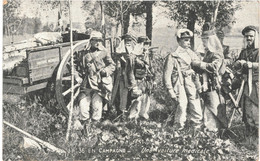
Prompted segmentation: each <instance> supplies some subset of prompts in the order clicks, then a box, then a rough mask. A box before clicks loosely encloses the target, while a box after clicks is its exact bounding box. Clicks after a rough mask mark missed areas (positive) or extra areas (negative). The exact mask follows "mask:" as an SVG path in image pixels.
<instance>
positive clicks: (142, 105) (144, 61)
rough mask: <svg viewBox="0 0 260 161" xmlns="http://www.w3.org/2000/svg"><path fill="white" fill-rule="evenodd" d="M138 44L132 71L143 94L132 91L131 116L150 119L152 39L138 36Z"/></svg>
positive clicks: (136, 84) (152, 76)
mask: <svg viewBox="0 0 260 161" xmlns="http://www.w3.org/2000/svg"><path fill="white" fill-rule="evenodd" d="M137 42H138V44H137V45H136V46H135V49H134V51H133V52H132V54H133V56H132V57H133V58H132V60H133V62H132V65H131V66H132V68H131V72H129V73H132V75H133V76H134V78H133V79H134V81H135V86H137V88H138V89H140V90H141V91H142V94H140V95H136V94H135V93H134V92H132V93H131V105H130V114H129V118H130V119H131V118H135V119H138V118H140V117H141V118H144V119H147V120H148V119H149V115H148V111H149V109H150V94H151V90H152V87H153V78H154V73H153V70H152V66H151V61H150V52H152V51H150V45H151V41H150V40H149V38H148V37H147V36H141V37H139V38H138V41H137Z"/></svg>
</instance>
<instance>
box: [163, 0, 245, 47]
mask: <svg viewBox="0 0 260 161" xmlns="http://www.w3.org/2000/svg"><path fill="white" fill-rule="evenodd" d="M218 4H219V6H218ZM162 5H163V6H165V7H167V8H168V9H169V12H168V15H169V17H170V18H171V19H173V20H175V21H177V22H178V23H179V25H178V26H179V27H186V28H188V29H190V30H191V31H193V32H195V31H196V32H198V31H200V29H197V30H196V29H195V24H198V25H200V26H201V25H202V24H203V23H204V22H211V23H213V24H215V27H216V28H217V29H219V30H222V29H223V28H224V27H226V26H229V25H232V24H233V23H234V22H235V21H234V18H233V16H234V13H235V12H236V11H237V10H239V9H241V6H240V4H239V3H236V2H235V1H220V2H219V3H218V1H196V2H195V1H165V2H164V3H162ZM215 11H218V12H217V17H216V22H213V20H214V18H213V17H214V16H215V15H214V13H215ZM191 45H192V47H193V45H194V39H193V40H192V44H191Z"/></svg>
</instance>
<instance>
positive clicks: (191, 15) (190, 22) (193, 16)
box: [187, 11, 197, 50]
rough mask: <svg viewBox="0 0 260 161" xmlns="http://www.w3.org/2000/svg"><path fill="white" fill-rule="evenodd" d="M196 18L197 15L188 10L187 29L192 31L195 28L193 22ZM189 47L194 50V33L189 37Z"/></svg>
mask: <svg viewBox="0 0 260 161" xmlns="http://www.w3.org/2000/svg"><path fill="white" fill-rule="evenodd" d="M196 20H197V15H196V13H195V12H194V11H190V13H189V16H188V23H187V29H189V30H191V31H192V32H193V33H194V30H195V23H196ZM190 42H191V49H192V50H194V34H193V37H192V38H191V41H190Z"/></svg>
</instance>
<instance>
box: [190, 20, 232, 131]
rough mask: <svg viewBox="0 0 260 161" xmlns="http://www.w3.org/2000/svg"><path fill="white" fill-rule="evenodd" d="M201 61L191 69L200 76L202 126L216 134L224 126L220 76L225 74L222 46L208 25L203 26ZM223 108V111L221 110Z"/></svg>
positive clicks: (195, 62) (195, 63)
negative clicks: (202, 105)
mask: <svg viewBox="0 0 260 161" xmlns="http://www.w3.org/2000/svg"><path fill="white" fill-rule="evenodd" d="M201 37H202V42H203V50H202V51H198V52H202V55H204V56H203V60H202V61H201V62H197V61H194V62H192V67H193V69H194V70H195V71H196V72H198V73H200V74H202V77H203V82H202V94H201V97H202V99H203V102H204V112H203V117H204V125H205V127H206V128H207V129H208V130H209V131H213V132H217V131H218V130H219V128H222V127H225V126H226V121H227V120H226V115H225V111H224V110H225V107H224V106H223V103H222V101H223V100H222V97H221V94H220V82H221V80H220V79H221V75H222V74H224V72H225V66H224V63H223V62H224V55H223V49H222V45H221V43H220V41H219V39H218V38H217V36H216V34H215V32H214V30H213V29H212V28H211V25H210V24H209V23H205V24H204V25H203V32H202V36H201ZM223 108H224V110H223Z"/></svg>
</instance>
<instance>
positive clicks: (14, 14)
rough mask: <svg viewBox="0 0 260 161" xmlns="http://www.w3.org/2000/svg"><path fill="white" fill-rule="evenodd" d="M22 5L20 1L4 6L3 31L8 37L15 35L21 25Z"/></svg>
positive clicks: (16, 0) (13, 0)
mask: <svg viewBox="0 0 260 161" xmlns="http://www.w3.org/2000/svg"><path fill="white" fill-rule="evenodd" d="M20 4H21V1H20V0H12V1H8V2H7V3H6V4H5V5H4V6H3V26H4V27H3V31H4V34H6V35H10V34H11V33H15V32H16V29H17V28H19V26H20V25H21V20H20V19H19V18H18V15H19V12H20V10H19V7H20Z"/></svg>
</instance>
